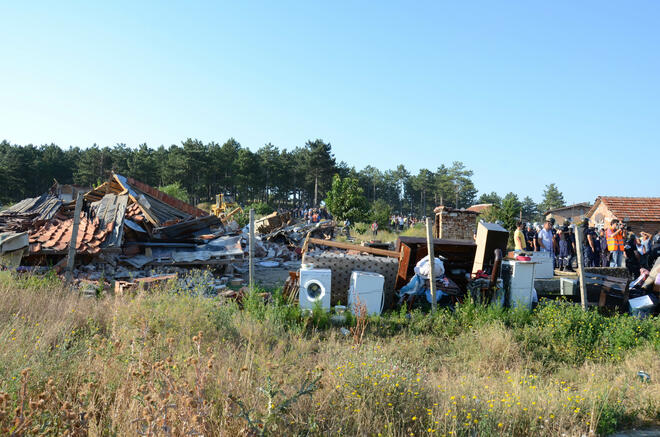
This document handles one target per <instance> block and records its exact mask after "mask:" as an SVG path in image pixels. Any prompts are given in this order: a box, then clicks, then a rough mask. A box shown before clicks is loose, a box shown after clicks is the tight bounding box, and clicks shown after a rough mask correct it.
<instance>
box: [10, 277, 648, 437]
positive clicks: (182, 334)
mask: <svg viewBox="0 0 660 437" xmlns="http://www.w3.org/2000/svg"><path fill="white" fill-rule="evenodd" d="M248 307H249V305H246V308H248ZM260 311H261V312H256V311H252V312H251V311H247V310H246V311H239V310H238V309H237V307H236V306H235V305H233V304H229V303H221V302H220V301H218V300H215V299H207V298H199V297H190V296H185V295H175V294H171V293H168V292H166V291H162V292H156V293H154V294H152V295H138V296H134V297H117V298H115V297H108V298H104V299H98V300H97V299H85V298H80V297H78V295H77V294H75V293H73V292H69V291H65V290H64V289H63V287H61V286H60V285H59V284H57V283H56V282H55V281H43V282H42V283H39V282H36V281H35V282H29V281H28V282H23V283H20V284H17V283H16V282H15V281H5V282H3V283H0V344H3V348H2V350H1V351H0V379H1V382H0V392H4V393H6V394H4V395H1V396H0V428H1V429H2V430H3V431H2V432H3V433H10V432H11V431H12V430H15V428H16V427H19V426H22V428H20V429H23V430H24V431H25V432H23V434H25V435H28V434H30V435H39V434H50V435H64V434H69V435H76V434H80V433H83V434H89V435H135V434H138V433H142V434H145V435H168V434H169V435H184V434H186V435H201V434H203V435H220V436H236V435H303V434H304V435H379V434H380V435H389V436H404V435H405V436H410V435H470V436H471V435H548V436H556V435H561V434H562V433H565V434H566V435H582V434H588V433H590V432H594V431H596V430H601V431H602V430H611V429H613V428H615V427H621V426H623V425H629V424H633V423H654V422H655V423H657V422H658V420H659V419H660V359H659V357H658V350H657V349H654V347H653V346H652V344H650V343H648V342H647V343H644V344H641V345H640V346H638V347H633V348H631V349H630V351H629V352H628V353H626V354H625V355H624V356H623V358H622V359H617V360H614V359H603V360H598V361H590V360H586V361H582V362H581V363H579V364H575V365H573V364H562V363H556V362H555V363H549V362H544V361H543V360H540V359H536V358H534V356H533V354H530V353H529V352H528V351H527V350H528V348H529V344H528V341H527V340H526V339H525V337H524V335H523V334H521V333H520V332H518V331H516V330H514V329H512V328H510V327H507V326H505V325H504V324H503V323H502V322H500V321H497V320H493V321H491V322H487V323H485V324H482V325H481V326H479V327H478V328H477V327H474V328H467V327H464V328H462V329H460V330H458V331H456V332H454V333H452V332H451V330H450V329H449V328H447V329H446V331H445V330H443V331H442V332H446V335H443V336H441V335H438V334H432V333H430V332H429V333H428V334H425V333H416V332H412V331H411V330H409V329H402V330H400V331H398V332H397V333H395V334H391V335H383V333H382V332H380V333H378V332H376V330H377V329H378V328H377V327H378V325H379V321H378V320H374V321H373V322H370V323H369V327H370V328H369V329H368V330H367V333H366V334H364V336H363V337H361V342H360V344H359V345H356V344H355V341H354V339H353V338H352V336H344V335H342V334H341V333H340V332H339V331H338V330H336V329H334V328H331V329H328V330H317V329H315V328H314V327H313V326H312V325H311V324H310V323H309V322H308V321H301V322H300V323H299V324H291V323H288V322H286V320H287V316H286V314H283V311H284V310H283V309H277V308H270V307H262V308H261V309H260ZM365 323H366V322H365ZM442 329H444V328H442ZM550 364H552V365H550ZM26 368H30V371H29V372H26V373H25V374H24V375H22V373H21V372H22V371H23V370H24V369H26ZM640 369H643V370H645V371H646V372H648V373H649V374H650V375H651V381H650V382H648V383H643V382H641V381H640V380H639V379H638V378H637V377H636V373H637V371H638V370H640ZM317 377H320V379H319V380H317ZM49 380H50V382H49ZM317 384H318V387H317ZM42 399H43V400H44V401H43V402H41V400H42ZM3 405H4V406H3ZM17 407H18V409H17ZM28 420H29V423H28V422H27V421H28ZM25 423H28V425H29V426H27V425H25ZM19 434H20V433H19Z"/></svg>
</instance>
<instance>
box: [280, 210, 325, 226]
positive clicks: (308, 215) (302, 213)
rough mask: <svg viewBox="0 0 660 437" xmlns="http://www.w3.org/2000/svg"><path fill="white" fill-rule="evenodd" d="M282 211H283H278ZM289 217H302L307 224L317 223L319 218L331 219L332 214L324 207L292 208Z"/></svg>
mask: <svg viewBox="0 0 660 437" xmlns="http://www.w3.org/2000/svg"><path fill="white" fill-rule="evenodd" d="M280 212H283V211H280ZM290 212H291V217H292V218H294V219H302V220H304V221H305V222H306V223H307V224H310V223H318V222H320V221H321V220H328V219H331V218H332V216H331V215H330V213H329V212H328V210H327V209H326V208H324V207H321V208H293V209H292V210H290Z"/></svg>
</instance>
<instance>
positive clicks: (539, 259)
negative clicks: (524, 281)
mask: <svg viewBox="0 0 660 437" xmlns="http://www.w3.org/2000/svg"><path fill="white" fill-rule="evenodd" d="M552 259H553V256H552V254H551V253H550V252H532V261H534V262H535V263H536V268H535V270H534V274H535V276H534V277H535V278H536V279H552V277H553V276H554V275H555V270H554V266H553V261H552Z"/></svg>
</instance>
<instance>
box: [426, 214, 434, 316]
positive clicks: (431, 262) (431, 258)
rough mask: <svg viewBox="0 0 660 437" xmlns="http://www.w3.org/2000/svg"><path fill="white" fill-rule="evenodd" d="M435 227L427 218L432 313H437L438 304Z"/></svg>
mask: <svg viewBox="0 0 660 437" xmlns="http://www.w3.org/2000/svg"><path fill="white" fill-rule="evenodd" d="M432 227H433V225H432V224H431V219H430V218H428V217H426V244H427V245H428V252H429V267H431V272H430V273H429V286H430V287H431V312H432V313H434V312H435V307H436V302H435V254H434V250H433V249H434V248H433V232H432Z"/></svg>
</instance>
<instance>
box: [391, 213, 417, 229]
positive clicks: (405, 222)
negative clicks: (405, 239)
mask: <svg viewBox="0 0 660 437" xmlns="http://www.w3.org/2000/svg"><path fill="white" fill-rule="evenodd" d="M418 222H419V220H417V218H415V217H413V216H403V215H393V216H391V217H390V226H391V227H392V230H393V231H395V232H396V231H399V232H400V231H403V230H404V229H408V228H412V227H413V226H415V225H416V224H417V223H418Z"/></svg>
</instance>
